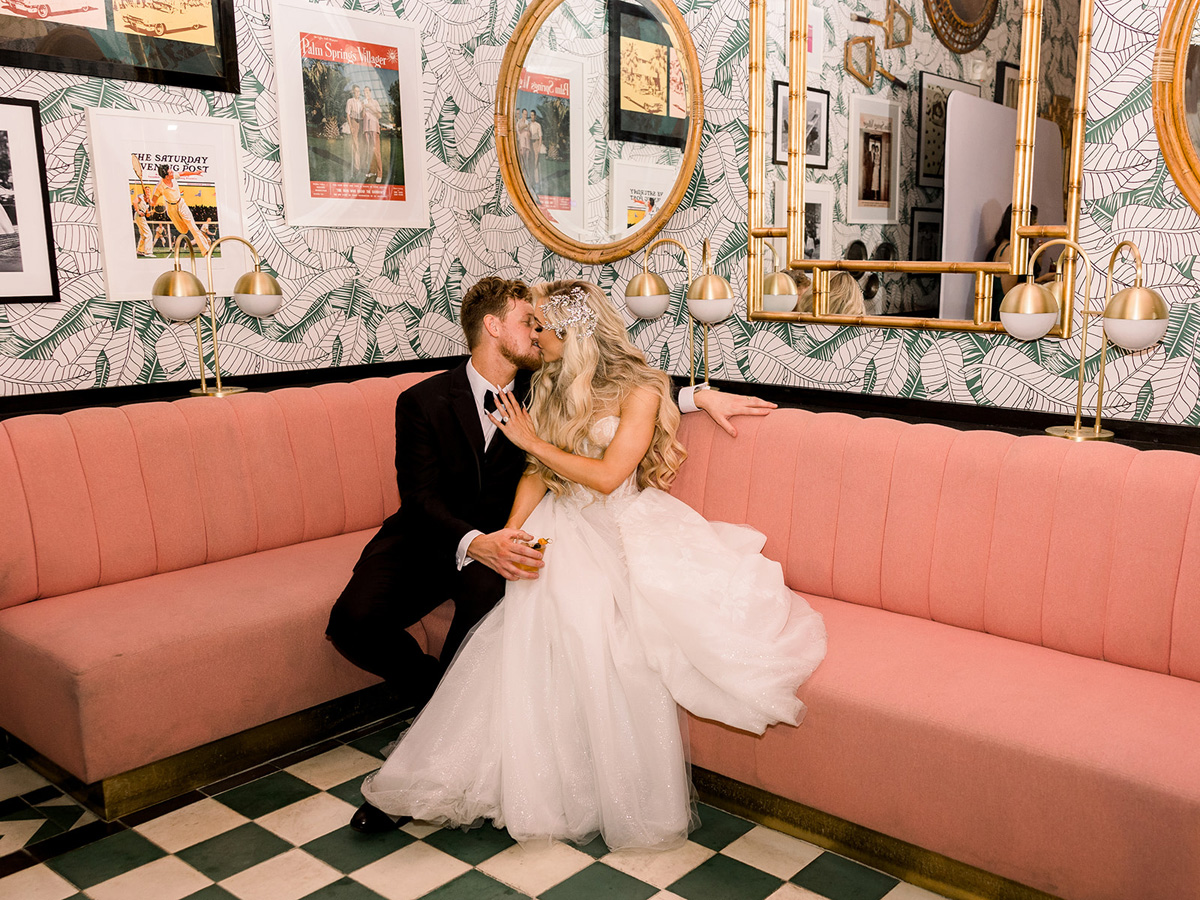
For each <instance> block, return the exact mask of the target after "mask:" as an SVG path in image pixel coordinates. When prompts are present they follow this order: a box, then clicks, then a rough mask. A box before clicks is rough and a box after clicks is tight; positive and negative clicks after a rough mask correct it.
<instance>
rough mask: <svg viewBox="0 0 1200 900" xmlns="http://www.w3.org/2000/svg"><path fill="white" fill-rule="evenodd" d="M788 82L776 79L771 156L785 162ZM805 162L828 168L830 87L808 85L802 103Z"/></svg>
mask: <svg viewBox="0 0 1200 900" xmlns="http://www.w3.org/2000/svg"><path fill="white" fill-rule="evenodd" d="M788 112H789V110H788V83H787V82H786V81H776V82H775V132H774V136H775V140H774V143H773V145H772V153H771V159H772V161H773V162H774V163H775V164H776V165H781V166H786V165H787V149H788V127H789V121H788V119H789V116H788ZM804 164H805V165H806V166H808V167H809V168H810V169H827V168H829V91H823V90H821V89H820V88H809V89H808V93H807V94H806V97H805V103H804Z"/></svg>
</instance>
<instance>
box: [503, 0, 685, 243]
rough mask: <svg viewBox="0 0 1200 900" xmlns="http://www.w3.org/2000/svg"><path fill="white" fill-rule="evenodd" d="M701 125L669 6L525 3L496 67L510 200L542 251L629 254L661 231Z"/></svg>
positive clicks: (643, 1) (680, 32)
mask: <svg viewBox="0 0 1200 900" xmlns="http://www.w3.org/2000/svg"><path fill="white" fill-rule="evenodd" d="M595 92H602V93H604V94H605V95H606V96H604V97H597V96H596V93H595ZM703 119H704V103H703V98H702V89H701V85H700V63H699V60H698V59H697V57H696V50H695V47H694V46H693V44H692V39H691V35H690V34H689V33H688V29H687V25H686V24H685V23H684V21H683V17H682V16H681V15H680V13H679V10H678V9H676V8H675V5H674V4H673V3H671V2H670V0H640V2H627V0H611V2H605V0H533V2H531V3H530V4H529V6H528V8H527V9H526V10H525V14H524V15H523V16H522V17H521V20H520V22H518V23H517V28H516V31H515V32H514V34H513V37H512V39H511V40H510V41H509V43H508V48H507V50H506V51H505V54H504V60H503V62H502V63H501V66H500V77H499V83H498V85H497V88H496V150H497V154H498V156H499V161H500V172H501V175H502V176H503V178H504V184H505V186H506V187H507V188H508V194H509V197H510V198H511V200H512V203H513V206H514V207H515V208H516V210H517V212H518V214H520V216H521V218H522V220H523V221H524V222H525V226H526V227H527V228H528V229H529V230H530V232H531V233H532V234H533V235H534V236H535V237H536V238H537V239H538V240H539V241H541V242H542V243H543V244H545V245H546V246H547V247H549V248H550V249H551V250H553V251H554V252H555V253H558V254H560V255H562V256H566V257H568V258H570V259H574V260H578V261H579V262H584V263H603V262H609V261H611V260H614V259H620V258H622V257H625V256H628V255H629V254H631V253H634V252H636V251H637V250H639V249H641V248H642V247H644V246H645V245H646V244H647V243H649V242H650V241H651V240H652V239H653V238H654V236H655V235H656V234H657V233H658V232H659V231H660V230H661V229H662V228H663V226H664V225H665V224H666V223H667V220H668V219H669V218H670V217H671V215H672V213H674V212H675V209H676V208H677V207H678V206H679V203H680V201H681V200H682V199H683V196H684V194H685V193H686V191H687V188H688V183H689V182H690V181H691V177H692V171H693V170H694V168H695V165H696V158H697V156H698V155H699V152H700V132H701V126H702V125H703Z"/></svg>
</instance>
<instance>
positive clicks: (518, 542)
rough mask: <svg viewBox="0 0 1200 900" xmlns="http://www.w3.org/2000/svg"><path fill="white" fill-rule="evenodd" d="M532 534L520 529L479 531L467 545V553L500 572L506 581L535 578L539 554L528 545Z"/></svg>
mask: <svg viewBox="0 0 1200 900" xmlns="http://www.w3.org/2000/svg"><path fill="white" fill-rule="evenodd" d="M533 540H534V537H533V535H532V534H529V533H528V532H526V531H522V530H521V529H520V528H501V529H500V530H499V531H493V532H492V533H491V534H481V535H479V536H478V537H477V538H475V540H473V541H471V545H470V546H469V547H468V548H467V556H469V557H471V559H473V560H475V561H476V562H481V563H483V564H484V565H485V566H487V567H488V568H489V569H494V570H495V571H497V572H499V573H500V574H501V575H503V576H504V577H505V578H506V579H508V580H509V581H517V580H518V579H528V580H533V579H535V578H537V577H538V569H540V568H541V567H542V566H543V565H545V563H543V562H542V553H541V551H540V550H535V549H533V547H531V546H529V545H530V544H531V543H533Z"/></svg>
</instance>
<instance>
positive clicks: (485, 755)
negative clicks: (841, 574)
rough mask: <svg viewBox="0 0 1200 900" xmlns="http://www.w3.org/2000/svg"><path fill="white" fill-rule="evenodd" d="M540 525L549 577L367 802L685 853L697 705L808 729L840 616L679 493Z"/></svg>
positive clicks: (543, 506)
mask: <svg viewBox="0 0 1200 900" xmlns="http://www.w3.org/2000/svg"><path fill="white" fill-rule="evenodd" d="M525 530H526V531H528V532H529V533H531V534H534V535H536V536H538V537H549V538H552V539H553V543H552V544H551V545H550V547H549V548H548V549H547V551H546V556H545V561H546V566H545V568H544V569H542V570H541V575H540V577H539V578H538V579H537V580H535V581H518V582H510V584H509V587H508V590H507V593H506V594H505V597H504V600H503V601H502V602H501V603H500V604H499V605H497V607H496V608H495V609H494V610H493V611H492V612H491V613H490V614H489V615H488V616H487V617H485V618H484V619H483V621H482V622H480V623H479V625H478V626H477V627H476V629H475V631H474V632H473V633H472V635H471V636H470V638H469V639H468V640H467V642H466V643H465V644H464V645H463V647H462V649H461V650H460V652H459V654H458V656H457V657H456V658H455V660H454V662H453V664H452V665H451V666H450V668H449V670H448V671H447V673H446V675H445V677H444V678H443V679H442V682H441V684H440V685H439V686H438V689H437V691H436V693H435V694H434V696H433V698H432V699H431V700H430V701H429V703H428V704H427V705H426V707H425V709H424V711H423V712H422V713H421V714H420V716H418V718H417V719H416V721H415V722H414V723H413V725H412V727H411V728H410V729H409V730H408V732H407V733H406V734H405V735H404V737H403V739H402V740H401V741H400V743H399V744H398V745H397V746H396V748H395V750H394V751H393V752H392V754H391V756H390V757H389V758H388V760H387V762H386V763H385V764H384V766H383V768H382V769H381V770H380V771H379V772H378V773H376V774H375V775H373V776H371V777H369V778H368V779H367V781H366V783H365V784H364V786H363V795H364V796H365V797H366V799H367V800H369V801H370V802H371V803H372V804H374V805H375V806H377V807H379V808H380V809H382V810H384V811H385V812H389V813H392V814H393V815H409V816H412V817H413V818H415V819H418V820H422V821H427V822H431V823H436V824H443V825H458V826H469V825H474V824H478V823H480V822H481V821H482V820H484V819H491V820H492V821H493V822H494V824H495V825H496V826H497V827H504V828H507V829H508V831H509V833H510V834H511V835H512V837H514V838H516V839H517V840H519V841H526V842H527V841H535V840H553V839H559V840H571V841H576V842H586V841H588V840H591V839H592V838H593V837H595V836H596V835H597V834H599V835H601V836H602V837H603V838H604V841H605V842H606V843H607V844H608V846H609V847H610V848H612V849H614V850H615V849H625V848H668V847H671V846H675V845H677V844H679V843H681V842H682V841H683V840H685V839H686V837H687V834H688V831H689V830H690V829H691V828H693V827H694V826H695V824H696V820H695V813H694V802H693V797H692V790H691V779H690V771H689V769H688V764H687V734H686V725H685V717H684V716H683V714H682V712H681V709H684V710H688V711H690V712H692V713H693V714H695V715H697V716H700V717H702V718H706V719H714V720H717V721H720V722H724V723H726V724H728V725H731V726H733V727H735V728H739V729H744V730H746V731H751V732H756V733H761V732H762V731H763V730H764V729H765V728H767V727H768V726H769V725H772V724H774V723H779V722H783V723H787V724H789V725H795V724H797V723H798V722H799V721H800V720H801V718H802V717H803V715H804V705H803V704H802V703H801V702H800V701H799V700H798V699H797V698H796V689H797V687H798V686H799V685H800V684H801V683H802V682H803V681H804V680H805V679H806V678H808V676H809V675H810V674H812V672H813V670H814V669H816V667H817V665H818V664H819V663H820V661H821V659H822V658H823V657H824V655H825V628H824V623H823V622H822V620H821V617H820V616H819V615H818V614H817V613H815V612H813V610H812V609H811V608H809V607H808V605H807V604H806V603H804V601H803V600H802V599H800V598H799V597H797V596H796V595H794V594H793V593H792V592H791V591H790V590H788V588H787V587H786V586H785V585H784V582H783V574H782V571H781V569H780V567H779V564H778V563H775V562H772V561H770V560H768V559H766V558H764V557H763V556H762V555H761V554H760V553H759V551H760V550H761V549H762V546H763V542H764V540H763V536H762V535H761V534H759V533H758V532H756V531H754V530H753V529H751V528H747V527H745V526H735V525H728V524H724V523H710V522H708V521H706V520H705V519H704V518H703V517H701V516H700V515H698V514H697V513H696V512H695V511H693V510H692V509H691V508H690V507H688V506H687V505H685V504H684V503H682V502H680V501H678V500H676V499H674V498H673V497H671V496H670V495H668V494H666V493H663V492H662V491H658V490H653V489H648V490H645V491H641V492H636V491H628V492H625V493H623V494H620V495H613V496H610V497H608V498H597V497H595V496H593V495H591V494H588V493H587V492H584V491H582V490H580V491H578V492H577V493H576V494H575V495H572V496H568V497H555V496H553V495H551V494H547V495H546V497H545V498H543V500H542V502H541V503H540V504H539V506H538V507H537V509H536V510H535V511H534V512H533V513H532V514H531V515H530V517H529V520H528V521H527V522H526V524H525ZM473 565H478V563H473Z"/></svg>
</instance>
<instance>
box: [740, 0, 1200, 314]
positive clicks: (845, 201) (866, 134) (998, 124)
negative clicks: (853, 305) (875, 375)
mask: <svg viewBox="0 0 1200 900" xmlns="http://www.w3.org/2000/svg"><path fill="white" fill-rule="evenodd" d="M915 5H916V4H915V3H914V2H913V0H899V3H897V2H896V0H888V3H886V4H885V3H884V2H883V0H867V9H868V11H869V15H862V14H861V5H860V4H853V5H851V4H842V3H836V2H830V3H824V4H820V5H817V4H815V3H814V4H810V6H809V16H810V19H815V20H816V21H815V23H812V24H814V25H815V28H814V27H810V31H809V36H808V37H809V41H808V60H807V65H806V71H807V79H808V88H809V94H808V104H807V105H808V106H809V107H812V105H813V100H814V98H820V99H819V100H818V103H820V102H823V94H821V93H818V92H824V91H827V92H829V95H830V96H831V97H832V100H833V102H832V105H831V108H830V110H829V112H828V114H827V117H826V118H823V117H822V116H821V115H809V116H806V118H807V119H808V120H809V121H806V134H805V148H804V149H805V154H806V161H807V162H808V163H809V167H808V168H806V171H805V185H804V195H805V220H804V240H803V247H804V255H805V257H806V258H808V259H841V258H854V257H855V256H857V257H859V258H863V257H864V256H865V258H869V259H885V258H887V256H885V255H884V254H883V253H880V252H878V250H879V248H881V247H885V246H888V245H890V247H889V250H890V251H893V252H894V258H896V259H899V260H905V261H914V262H927V263H939V262H943V261H946V262H949V261H959V262H967V261H989V260H990V261H1005V260H1007V259H1008V258H1009V255H1008V254H1010V252H1011V251H1010V249H1009V248H1008V246H1007V238H1005V239H1004V240H1003V241H1001V240H998V237H997V235H998V232H1000V231H1003V230H1004V229H1003V227H1002V225H1003V220H1004V218H1005V214H1006V211H1007V210H1008V209H1009V206H1010V204H1011V202H1012V193H1013V167H1014V159H1015V146H1014V145H1015V136H1016V126H1017V120H1016V109H1015V107H1016V96H1017V85H1018V82H1019V78H1018V73H1019V69H1018V64H1019V62H1020V47H1021V28H1022V9H1021V6H1020V4H1006V5H1002V6H1001V8H1000V9H999V11H998V14H997V16H996V18H995V21H994V23H993V25H992V27H991V29H990V30H989V31H988V33H987V35H986V37H985V38H984V40H983V41H982V43H981V44H980V45H979V46H978V47H977V48H975V49H974V50H972V51H970V52H967V53H955V52H953V51H952V50H950V49H949V48H947V47H946V46H945V45H944V44H943V43H941V42H940V41H939V40H938V38H937V35H936V34H935V33H934V30H933V29H932V27H931V26H930V24H929V23H928V21H927V20H926V18H925V17H923V16H920V15H918V16H917V17H916V20H915V23H914V26H913V30H912V42H911V45H909V46H907V47H897V46H893V47H890V48H889V47H888V46H887V44H888V43H889V42H888V41H887V34H888V32H887V30H886V28H883V27H881V24H882V23H884V22H886V20H887V18H888V15H889V14H890V15H891V17H892V19H893V21H896V20H897V19H901V18H903V16H901V15H900V13H901V12H902V11H907V12H910V13H911V12H914V11H915V10H914V9H911V7H913V6H915ZM968 5H970V4H968ZM787 7H788V4H787V3H786V2H785V0H768V6H767V35H766V37H767V43H766V53H767V74H766V79H767V83H768V84H770V83H771V80H772V79H779V80H784V81H786V80H787V77H788V74H787V58H788V46H787V45H788V24H789V22H788V9H787ZM897 7H899V9H897ZM1078 22H1079V3H1078V0H1046V3H1045V6H1044V10H1043V34H1042V42H1041V65H1040V71H1039V93H1038V105H1037V109H1038V119H1039V121H1038V123H1037V126H1036V151H1037V152H1036V158H1035V160H1034V170H1033V181H1034V188H1033V200H1032V202H1033V205H1036V206H1037V207H1038V211H1039V217H1038V224H1042V225H1054V224H1063V223H1065V221H1066V217H1065V199H1066V191H1065V185H1066V183H1067V181H1066V178H1065V177H1064V174H1065V167H1066V164H1067V161H1068V159H1069V156H1070V149H1069V147H1068V146H1067V138H1068V136H1069V134H1070V121H1071V104H1072V97H1073V94H1074V82H1075V72H1076V55H1077V48H1076V44H1075V42H1074V40H1063V39H1062V36H1064V35H1071V36H1074V35H1075V34H1077V32H1078ZM891 43H893V45H894V44H895V43H896V42H895V41H892V42H891ZM868 44H870V46H869V47H868V46H867V45H868ZM871 57H874V65H873V66H872V65H870V59H871ZM872 68H873V69H875V71H876V72H879V73H884V77H883V78H881V79H874V78H873V79H872V81H871V83H872V86H871V87H869V88H868V87H867V86H866V83H865V81H864V79H863V76H864V75H865V74H866V71H865V70H869V69H872ZM889 75H890V76H892V78H894V80H892V79H889V78H888V76H889ZM901 83H907V85H908V88H907V90H906V89H904V88H902V87H901ZM1197 93H1198V94H1200V89H1198V90H1197ZM1198 99H1200V98H1198ZM778 119H779V117H778V116H776V123H775V126H774V127H775V130H776V131H778V130H779V128H780V123H779V121H778ZM822 132H823V133H822ZM773 137H774V135H773V134H771V133H768V135H767V140H766V141H765V143H766V144H767V146H768V149H767V151H766V152H767V156H766V158H765V160H764V164H765V167H766V173H767V185H766V188H765V190H766V197H765V200H766V210H767V213H766V216H765V221H766V223H767V224H774V225H776V226H783V225H785V224H786V198H785V192H786V177H787V172H786V167H785V166H781V165H776V164H775V159H774V158H773V154H772V148H771V145H772V143H773ZM814 143H816V144H817V145H821V144H827V145H828V147H829V151H830V152H829V156H828V168H817V167H814V166H812V163H813V161H814V159H815V157H816V156H819V154H814V153H813V152H812V149H811V146H812V145H813V144H814ZM884 147H887V148H889V150H888V152H887V153H884V152H882V148H884ZM885 162H886V165H885ZM772 192H773V193H774V202H773V203H772V202H771V200H772V196H771V195H772ZM772 213H773V215H772ZM1030 249H1031V250H1032V247H1031V248H1030ZM764 270H765V271H768V272H769V271H770V266H769V265H768V264H767V261H766V260H765V259H764ZM852 274H853V275H854V276H856V277H855V278H854V281H855V282H856V284H857V286H858V288H859V289H860V290H861V291H862V294H863V306H864V313H863V314H865V315H882V316H906V317H928V318H942V319H953V320H970V319H971V318H972V316H973V310H974V276H973V275H969V274H968V275H950V274H947V275H938V274H928V275H921V274H916V275H914V274H906V273H887V272H879V273H861V275H860V274H859V273H852ZM1043 274H1045V275H1047V276H1049V271H1047V272H1046V273H1043ZM1002 287H1003V286H1002V284H1001V283H1000V279H996V280H995V281H994V283H993V288H994V295H995V296H994V298H993V300H994V304H993V305H994V306H998V305H999V299H1000V297H1001V296H1002V294H1001V293H1000V291H1001V290H1002ZM994 319H995V320H998V317H994Z"/></svg>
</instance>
